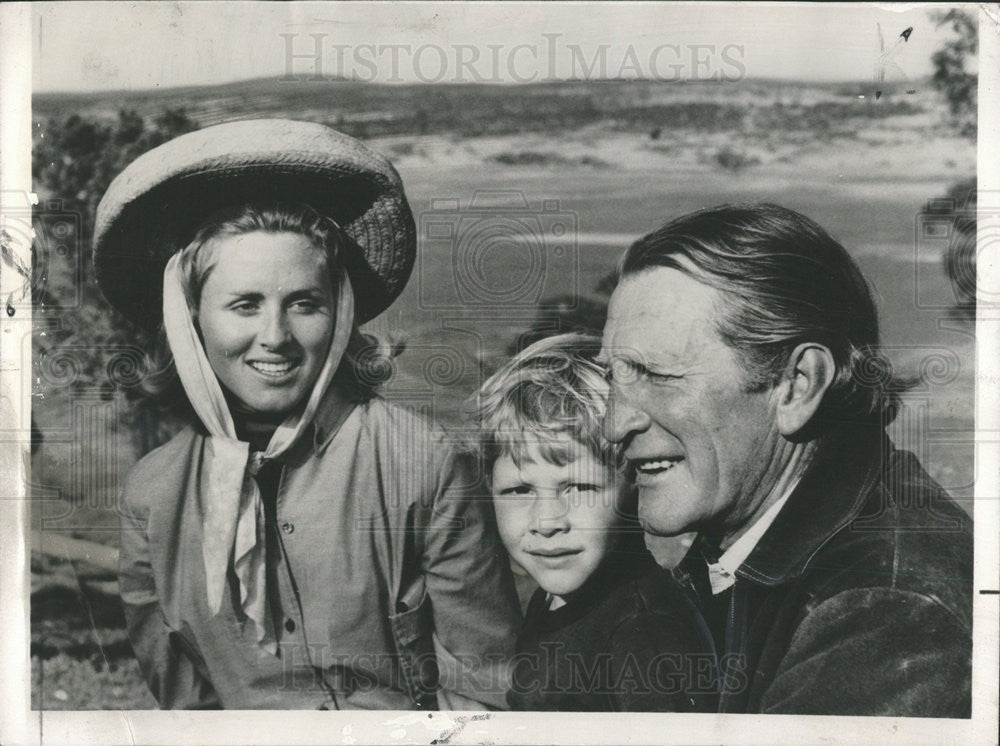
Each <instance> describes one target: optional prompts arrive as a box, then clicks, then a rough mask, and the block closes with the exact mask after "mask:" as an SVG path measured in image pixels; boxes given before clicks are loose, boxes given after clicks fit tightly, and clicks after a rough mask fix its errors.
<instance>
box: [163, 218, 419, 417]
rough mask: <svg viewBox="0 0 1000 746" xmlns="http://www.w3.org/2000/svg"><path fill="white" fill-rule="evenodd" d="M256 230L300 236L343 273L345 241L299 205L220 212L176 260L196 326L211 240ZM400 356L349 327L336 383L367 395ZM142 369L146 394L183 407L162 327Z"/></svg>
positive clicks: (212, 256) (212, 255)
mask: <svg viewBox="0 0 1000 746" xmlns="http://www.w3.org/2000/svg"><path fill="white" fill-rule="evenodd" d="M258 231H262V232H265V233H294V234H298V235H301V236H305V237H306V238H308V239H309V241H310V243H312V245H313V246H315V247H316V250H317V252H318V253H319V254H320V255H321V256H322V258H323V262H324V264H325V266H326V268H327V270H328V271H329V272H330V273H331V274H332V275H335V274H337V273H340V272H343V271H344V270H343V269H342V266H343V262H342V260H341V254H342V252H344V251H345V250H346V244H347V242H348V241H349V239H348V238H347V237H346V236H345V235H344V232H343V230H342V229H341V228H340V226H338V225H337V224H336V223H335V222H334V221H333V220H332V219H330V218H328V217H325V216H323V215H320V214H319V213H318V212H316V210H314V209H313V208H312V207H310V206H309V205H306V204H303V203H299V202H267V203H250V204H244V205H239V206H236V207H229V208H226V209H224V210H220V211H218V212H216V213H214V214H213V215H211V216H210V217H209V218H208V219H207V220H206V221H205V223H204V225H202V227H201V228H200V229H199V230H198V232H197V233H196V234H195V237H194V239H193V240H192V241H191V242H190V243H189V244H188V245H187V246H185V247H184V248H183V249H181V250H180V252H179V256H178V263H179V270H180V276H181V285H182V287H183V289H184V295H185V297H186V299H187V302H188V308H189V309H190V311H191V315H192V317H193V318H194V320H195V325H196V326H197V323H198V306H199V304H200V300H201V291H202V289H203V288H204V286H205V282H206V281H207V280H208V277H209V275H210V274H211V272H212V270H213V268H214V267H215V262H216V258H217V253H216V251H215V248H214V247H215V240H216V239H218V238H223V237H228V236H240V235H244V234H247V233H255V232H258ZM335 286H336V284H335ZM399 352H401V346H392V345H389V344H388V343H386V342H383V341H382V340H379V339H378V338H377V337H374V336H372V335H370V334H366V333H364V332H362V331H360V330H359V329H358V327H357V326H356V325H353V327H352V329H351V336H350V339H349V341H348V343H347V349H346V350H345V351H344V356H343V359H342V360H341V363H340V367H339V368H338V370H337V374H336V378H337V379H338V380H341V381H344V382H348V383H353V384H356V385H358V386H360V387H361V388H362V389H367V390H369V391H372V390H374V389H375V388H376V387H377V386H379V385H380V384H381V383H383V382H384V381H385V379H386V378H387V377H388V375H390V374H391V372H392V370H393V365H392V358H393V357H395V356H396V355H398V354H399ZM147 370H148V371H149V372H150V373H149V375H147V377H146V379H145V380H144V382H143V389H144V391H145V392H146V393H147V394H149V395H151V396H152V397H153V398H154V399H157V400H160V401H162V402H163V403H164V404H177V403H186V396H185V395H184V393H183V387H182V386H181V384H180V379H179V378H178V376H177V371H176V369H175V368H174V363H173V356H172V354H171V352H170V346H169V344H168V343H167V338H166V334H165V332H164V330H163V329H162V328H161V329H160V331H159V334H158V335H157V339H156V341H155V343H154V345H153V349H152V351H151V352H150V354H149V355H148V360H147Z"/></svg>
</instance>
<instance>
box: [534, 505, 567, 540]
mask: <svg viewBox="0 0 1000 746" xmlns="http://www.w3.org/2000/svg"><path fill="white" fill-rule="evenodd" d="M534 507H535V520H534V522H533V525H532V528H531V532H532V533H534V534H539V535H541V536H546V537H548V536H554V535H555V534H558V533H561V532H565V531H568V530H569V509H568V506H567V504H566V501H565V500H563V499H562V498H560V497H559V496H558V495H540V496H539V497H538V499H537V500H535V506H534Z"/></svg>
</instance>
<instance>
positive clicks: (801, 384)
mask: <svg viewBox="0 0 1000 746" xmlns="http://www.w3.org/2000/svg"><path fill="white" fill-rule="evenodd" d="M835 373H836V365H835V364H834V362H833V354H832V353H831V352H830V350H829V348H827V347H825V346H824V345H821V344H816V343H815V342H807V343H804V344H800V345H799V346H797V347H796V348H795V349H794V350H793V351H792V354H791V355H789V357H788V366H787V367H786V368H785V374H784V376H783V377H782V380H781V383H780V384H779V385H778V391H777V393H778V405H777V411H776V415H777V425H778V431H779V432H780V433H781V434H782V435H784V436H785V437H786V438H794V436H795V435H796V434H797V433H799V432H800V431H801V430H802V429H803V428H804V427H805V426H806V425H808V424H809V421H810V420H811V419H812V417H813V415H814V414H816V410H817V409H819V405H820V403H821V402H822V401H823V395H824V394H825V393H826V390H827V389H828V388H829V387H830V384H831V383H832V382H833V377H834V375H835Z"/></svg>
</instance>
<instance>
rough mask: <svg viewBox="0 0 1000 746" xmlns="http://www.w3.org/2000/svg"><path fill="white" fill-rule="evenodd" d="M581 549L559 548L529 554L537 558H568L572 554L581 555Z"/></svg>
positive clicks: (539, 550)
mask: <svg viewBox="0 0 1000 746" xmlns="http://www.w3.org/2000/svg"><path fill="white" fill-rule="evenodd" d="M581 551H583V550H581V549H559V548H555V547H552V548H548V549H532V550H531V551H529V552H528V554H531V555H534V556H535V557H568V556H569V555H571V554H579V553H580V552H581Z"/></svg>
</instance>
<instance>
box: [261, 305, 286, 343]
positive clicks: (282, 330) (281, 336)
mask: <svg viewBox="0 0 1000 746" xmlns="http://www.w3.org/2000/svg"><path fill="white" fill-rule="evenodd" d="M291 336H292V335H291V332H290V331H289V328H288V318H287V316H286V314H285V313H284V312H282V311H280V310H275V311H273V312H271V313H267V314H264V315H263V325H262V326H261V328H260V331H259V332H258V333H257V341H258V342H260V344H261V345H262V346H263V347H267V348H268V349H272V350H273V349H277V348H279V347H281V346H282V345H284V344H286V343H287V342H288V341H289V340H290V339H291Z"/></svg>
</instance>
